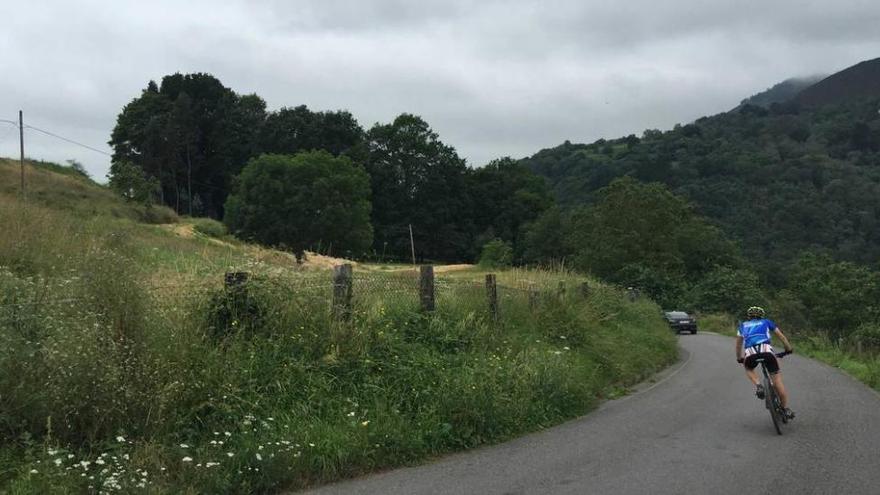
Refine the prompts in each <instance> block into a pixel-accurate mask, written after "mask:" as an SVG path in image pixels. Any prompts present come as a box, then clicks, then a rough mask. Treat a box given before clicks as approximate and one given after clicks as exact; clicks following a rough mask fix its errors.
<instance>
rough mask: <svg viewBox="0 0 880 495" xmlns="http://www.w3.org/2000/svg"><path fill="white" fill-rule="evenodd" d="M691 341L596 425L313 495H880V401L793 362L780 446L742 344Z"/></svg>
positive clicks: (594, 416) (580, 422)
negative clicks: (788, 415) (790, 415)
mask: <svg viewBox="0 0 880 495" xmlns="http://www.w3.org/2000/svg"><path fill="white" fill-rule="evenodd" d="M680 343H681V347H682V360H681V362H679V364H678V365H676V366H673V367H672V368H671V369H670V370H668V371H666V372H664V373H663V374H661V375H659V376H658V377H656V381H655V382H654V383H648V384H644V385H643V386H641V387H640V390H638V391H637V392H636V393H634V394H632V395H629V396H627V397H624V398H622V399H618V400H615V401H610V402H607V403H606V404H604V405H603V406H602V407H600V408H599V409H598V410H596V411H594V412H593V413H591V414H589V415H587V416H584V417H582V418H579V419H576V420H573V421H570V422H568V423H565V424H562V425H560V426H557V427H554V428H550V429H547V430H544V431H541V432H539V433H535V434H531V435H527V436H525V437H522V438H519V439H517V440H514V441H511V442H507V443H504V444H500V445H495V446H491V447H485V448H481V449H477V450H474V451H470V452H465V453H461V454H455V455H450V456H447V457H444V458H442V459H440V460H437V461H434V462H432V463H429V464H426V465H424V466H419V467H413V468H405V469H397V470H392V471H388V472H384V473H379V474H376V475H372V476H368V477H364V478H360V479H356V480H351V481H345V482H341V483H337V484H333V485H328V486H324V487H321V488H319V489H317V490H314V491H312V492H309V493H315V494H361V493H376V494H406V495H410V494H505V495H513V494H533V493H534V494H538V493H541V494H543V493H559V494H653V495H656V494H679V493H681V494H710V495H723V494H737V495H743V494H746V495H756V494H763V493H767V494H769V493H773V494H779V493H783V494H789V493H792V494H814V493H815V494H862V493H864V494H880V395H878V394H877V393H876V392H874V391H873V390H871V389H869V388H868V387H866V386H864V385H862V384H861V383H859V382H857V381H855V380H854V379H852V378H850V377H848V376H846V375H844V374H843V373H841V372H840V371H837V370H835V369H833V368H831V367H828V366H826V365H824V364H821V363H819V362H816V361H813V360H810V359H807V358H803V357H800V356H797V355H793V356H787V357H786V358H785V359H783V360H782V368H783V376H784V377H785V383H786V387H787V388H788V389H789V393H790V395H791V404H790V406H791V407H792V409H793V410H794V411H795V413H796V414H797V418H796V419H795V420H794V421H793V422H791V423H789V424H788V425H786V426H784V430H783V434H784V435H783V436H778V435H776V432H775V431H774V430H773V425H772V423H771V421H770V415H769V414H768V413H767V411H766V409H764V406H763V402H761V401H759V400H758V399H757V398H755V396H754V391H753V389H752V386H751V385H750V384H749V383H748V382H747V381H746V378H745V375H744V373H743V372H742V368H741V367H739V366H738V365H737V364H736V361H735V360H734V353H733V345H734V344H733V339H731V338H728V337H722V336H719V335H711V334H697V335H693V336H692V335H685V336H682V337H681V338H680ZM794 344H795V350H796V349H797V343H796V342H795V343H794Z"/></svg>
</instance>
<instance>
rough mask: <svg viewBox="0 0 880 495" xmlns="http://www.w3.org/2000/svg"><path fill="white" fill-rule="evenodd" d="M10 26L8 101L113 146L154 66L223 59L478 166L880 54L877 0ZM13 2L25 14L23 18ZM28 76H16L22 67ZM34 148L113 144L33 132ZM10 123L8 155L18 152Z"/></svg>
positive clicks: (551, 6)
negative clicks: (406, 127)
mask: <svg viewBox="0 0 880 495" xmlns="http://www.w3.org/2000/svg"><path fill="white" fill-rule="evenodd" d="M0 13H2V14H6V15H5V16H4V17H5V18H15V19H16V20H17V21H16V22H15V24H10V25H8V26H7V28H6V33H5V36H4V37H3V38H0V56H2V58H0V59H2V60H3V61H4V69H5V71H4V74H5V77H3V78H0V118H9V119H12V118H14V116H15V115H16V112H17V110H18V109H19V108H22V109H24V110H25V117H26V119H28V120H29V121H30V122H31V123H32V124H33V125H37V126H40V127H44V128H47V129H50V130H53V131H54V132H57V133H59V134H62V135H65V136H68V137H71V138H73V139H76V140H79V141H83V142H86V143H87V144H89V145H92V146H96V147H99V148H101V149H107V147H106V141H107V140H108V139H109V136H110V131H111V130H112V128H113V125H114V123H115V119H116V115H117V114H118V113H119V111H120V110H121V108H122V107H123V105H125V104H126V103H127V102H128V101H130V100H131V99H132V98H134V97H136V96H137V95H138V94H139V93H140V91H141V90H142V89H143V88H144V87H145V85H146V83H147V81H148V80H150V79H159V78H161V77H162V76H163V75H165V74H169V73H173V72H177V71H180V72H195V71H201V72H210V73H212V74H214V75H215V76H217V77H218V78H220V80H221V81H223V82H224V83H225V84H226V85H227V86H229V87H231V88H233V89H234V90H235V91H237V92H239V93H251V92H255V93H257V94H259V95H261V96H262V97H264V98H265V99H266V101H267V103H268V105H269V107H270V108H279V107H281V106H293V105H298V104H307V105H309V106H310V107H312V108H315V109H337V108H343V109H348V110H350V111H351V112H352V113H353V114H354V115H355V117H357V118H358V120H359V121H360V122H361V124H362V125H364V126H366V127H369V126H371V125H372V124H373V123H375V122H387V121H389V120H391V119H393V118H394V116H395V115H397V114H399V113H401V112H411V113H415V114H419V115H421V116H423V117H424V118H425V119H426V120H427V121H428V122H429V123H430V124H431V125H432V126H433V127H434V128H435V130H437V131H438V132H439V133H440V135H441V138H442V139H443V140H444V141H446V142H447V143H448V144H450V145H452V146H454V147H455V148H456V149H457V150H458V151H459V153H461V154H462V156H464V157H466V158H468V160H469V162H470V163H471V164H472V165H482V164H483V163H486V162H487V161H488V160H490V159H492V158H495V157H498V156H503V155H513V156H523V155H527V154H531V153H533V152H535V151H537V150H538V149H540V148H542V147H547V146H553V145H556V144H558V143H560V142H562V141H563V140H565V139H570V140H572V141H591V140H593V139H596V138H599V137H617V136H620V135H623V134H629V133H637V134H638V133H640V132H641V131H642V130H644V129H645V128H668V127H671V126H672V125H674V124H675V123H677V122H687V121H691V120H693V119H695V118H697V117H699V116H701V115H706V114H713V113H717V112H720V111H724V110H726V109H729V108H731V107H732V106H733V105H735V104H736V103H738V102H739V101H740V100H741V99H742V98H744V97H746V96H748V95H750V94H752V93H755V92H757V91H760V90H763V89H765V88H767V87H769V86H771V85H773V84H774V83H776V82H779V81H781V80H782V79H785V78H788V77H792V76H798V75H808V74H814V73H817V72H824V73H830V72H833V71H835V70H839V69H842V68H844V67H846V66H848V65H851V64H853V63H856V62H858V61H860V60H864V59H868V58H873V57H876V56H878V55H880V30H878V29H876V26H877V25H880V5H876V4H875V3H874V2H866V1H856V0H850V1H845V0H844V1H838V2H834V3H833V4H832V3H829V2H817V1H795V0H779V1H775V2H757V1H745V2H732V1H726V2H722V1H718V0H715V1H705V2H684V1H669V2H656V1H654V2H648V1H644V0H638V1H637V0H632V1H629V2H597V1H593V2H583V1H575V0H571V1H561V0H559V1H548V2H537V1H535V2H509V1H507V2H505V1H495V0H486V1H465V0H457V1H450V0H446V1H436V0H427V1H420V2H411V1H405V0H378V1H369V2H367V1H341V0H329V1H324V2H318V1H313V2H312V1H308V2H306V1H295V2H288V1H282V0H274V1H262V2H245V1H236V2H222V3H220V2H208V1H201V2H171V1H170V0H160V1H158V2H109V1H101V0H92V1H80V2H75V3H72V2H62V1H60V0H59V1H55V2H40V3H36V2H31V3H29V4H22V5H21V6H20V7H17V8H16V10H15V11H14V12H13V11H11V10H9V6H6V7H2V6H0ZM13 14H14V17H13ZM13 74H14V75H16V77H11V75H13ZM28 140H29V141H30V143H29V152H28V154H29V155H30V156H34V157H38V158H47V159H53V160H57V161H63V160H64V159H67V158H76V159H78V160H80V161H82V162H83V163H85V164H86V165H87V167H89V169H90V170H91V171H92V172H93V175H95V176H97V177H103V175H104V174H105V173H106V170H107V168H108V167H109V161H108V159H107V158H106V157H105V156H103V155H98V154H95V153H93V152H90V151H87V150H82V149H78V148H75V147H72V146H70V145H68V144H67V143H63V142H57V141H56V142H53V141H52V140H51V139H49V138H44V137H38V136H35V135H34V136H30V135H29V136H28ZM11 144H12V143H11V141H10V140H9V139H5V140H4V138H3V129H2V127H0V154H2V155H6V156H14V155H15V154H16V150H15V148H14V147H13V148H10V146H11Z"/></svg>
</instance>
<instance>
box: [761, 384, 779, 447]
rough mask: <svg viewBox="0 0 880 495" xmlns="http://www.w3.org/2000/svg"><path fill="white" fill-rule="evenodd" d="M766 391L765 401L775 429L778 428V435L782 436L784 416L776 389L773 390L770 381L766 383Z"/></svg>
mask: <svg viewBox="0 0 880 495" xmlns="http://www.w3.org/2000/svg"><path fill="white" fill-rule="evenodd" d="M764 390H765V391H766V395H765V398H764V400H765V401H766V404H767V410H769V411H770V419H772V420H773V428H776V434H777V435H782V425H781V423H782V414H781V406H780V404H779V396H777V395H776V389H775V388H773V383H772V382H771V381H770V380H765V381H764Z"/></svg>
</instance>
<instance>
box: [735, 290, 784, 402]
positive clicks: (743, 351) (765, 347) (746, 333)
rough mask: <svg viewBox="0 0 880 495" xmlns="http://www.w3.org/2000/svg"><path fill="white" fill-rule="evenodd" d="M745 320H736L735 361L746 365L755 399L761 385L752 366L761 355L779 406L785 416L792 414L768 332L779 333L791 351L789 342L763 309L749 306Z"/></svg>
mask: <svg viewBox="0 0 880 495" xmlns="http://www.w3.org/2000/svg"><path fill="white" fill-rule="evenodd" d="M746 314H747V315H748V318H749V319H748V320H746V321H744V322H742V323H740V324H739V328H738V329H737V336H736V361H737V362H738V363H743V365H744V366H745V368H746V375H747V376H748V378H749V381H751V382H752V384H753V385H755V395H756V396H758V398H759V399H763V398H764V386H763V385H761V382H760V380H759V379H758V373H757V372H756V371H755V368H756V367H757V366H758V363H757V360H758V359H759V358H764V365H765V366H767V371H768V372H769V373H770V379H771V380H773V386H774V387H775V388H776V391H777V392H778V393H779V400H780V402H781V403H782V408H783V409H784V410H785V414H786V416H788V417H789V419H791V418H794V413H793V412H792V410H791V409H789V408H788V394H787V393H786V392H785V386H784V385H783V384H782V373H781V372H780V371H779V361H778V360H777V359H776V355H775V354H774V353H773V347H771V346H770V334H771V332H772V333H774V334H776V336H777V337H779V340H781V341H782V344H783V345H784V346H785V350H786V352H792V348H791V343H790V342H789V341H788V339H787V338H786V337H785V335H784V334H783V333H782V331H780V330H779V328H777V327H776V324H775V323H773V322H772V321H771V320H768V319H766V318H764V309H763V308H760V307H758V306H752V307H751V308H749V309H748V311H747V312H746Z"/></svg>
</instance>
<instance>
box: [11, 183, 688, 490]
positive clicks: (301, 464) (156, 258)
mask: <svg viewBox="0 0 880 495" xmlns="http://www.w3.org/2000/svg"><path fill="white" fill-rule="evenodd" d="M77 180H79V179H77ZM74 210H75V209H74ZM100 211H101V212H103V213H98V214H96V215H94V216H83V215H80V214H78V213H76V212H75V211H74V212H70V211H66V210H64V209H58V208H53V207H51V206H50V205H46V204H44V203H42V202H40V201H33V202H31V203H28V204H22V203H21V202H20V201H18V200H16V199H13V198H11V197H9V196H3V195H0V229H2V230H3V231H4V233H5V235H4V236H2V237H0V397H2V401H0V440H2V441H0V492H3V493H11V494H24V493H50V494H51V493H94V492H106V493H113V492H118V493H185V494H187V493H192V494H195V493H272V492H277V491H280V490H284V489H291V488H300V487H305V486H310V485H314V484H317V483H322V482H327V481H332V480H336V479H340V478H344V477H349V476H355V475H358V474H362V473H366V472H370V471H374V470H377V469H383V468H388V467H392V466H400V465H406V464H411V463H416V462H419V461H422V460H424V459H426V458H429V457H431V456H434V455H437V454H441V453H445V452H451V451H456V450H461V449H466V448H471V447H474V446H478V445H483V444H486V443H493V442H498V441H502V440H505V439H509V438H512V437H514V436H516V435H519V434H522V433H525V432H529V431H533V430H536V429H540V428H545V427H548V426H551V425H554V424H557V423H559V422H561V421H564V420H566V419H569V418H572V417H575V416H578V415H581V414H584V413H585V412H587V411H589V410H590V409H591V408H593V407H595V405H596V404H597V403H598V402H599V401H600V400H602V399H604V398H608V397H614V396H616V395H618V394H619V393H620V392H621V390H625V389H626V387H627V386H628V385H630V384H634V383H636V382H639V381H641V380H642V379H644V378H646V377H647V376H649V375H650V374H651V373H653V372H655V371H657V370H659V369H661V368H662V367H664V366H666V365H667V364H669V363H671V362H672V361H674V360H675V358H676V356H677V352H676V340H675V338H674V336H673V335H671V333H670V332H669V331H668V329H667V327H666V325H665V323H664V322H663V320H662V319H661V318H660V316H659V315H660V312H659V308H658V307H657V306H656V305H654V304H653V303H652V302H650V301H647V300H638V301H636V302H630V301H628V300H627V299H626V297H625V295H624V293H623V292H621V291H620V290H618V289H615V288H613V287H609V286H605V285H602V284H599V283H597V282H595V281H588V283H589V295H588V297H587V299H584V298H583V296H582V294H581V293H580V292H579V291H578V290H577V288H578V287H580V284H581V283H583V282H584V279H583V278H582V277H579V276H577V275H575V274H572V273H567V272H564V271H557V272H548V271H526V270H510V271H506V272H501V273H499V274H498V282H499V299H500V311H499V316H498V319H497V320H495V319H493V318H492V316H491V315H490V314H489V312H488V311H487V309H486V300H485V297H486V296H485V288H484V287H483V286H482V285H481V284H480V283H481V281H482V278H483V276H484V272H479V271H478V270H476V269H473V270H465V271H462V272H450V273H447V274H438V277H437V310H436V311H435V312H434V313H433V314H430V315H425V314H422V313H420V312H419V310H418V296H417V290H416V289H417V282H418V280H417V278H415V277H414V274H413V273H411V272H408V271H402V272H400V273H398V272H393V271H388V272H387V273H386V272H385V271H376V272H377V273H372V272H371V271H370V270H364V271H358V272H356V273H355V298H354V302H355V305H354V313H353V315H352V319H351V321H349V322H340V321H336V320H334V319H333V318H332V317H331V308H330V304H329V301H330V294H331V287H330V283H329V280H330V274H329V272H328V271H319V270H300V269H297V268H296V267H295V266H294V264H293V263H292V262H291V258H290V257H289V256H287V255H284V254H283V253H273V252H271V251H270V250H265V249H262V248H258V247H254V246H249V245H246V244H243V243H238V242H234V241H232V242H225V241H224V242H218V241H217V240H215V239H213V238H209V237H204V236H195V237H190V238H185V237H181V236H178V235H176V234H175V233H174V232H173V229H170V228H168V227H167V226H155V225H146V224H143V223H137V222H134V221H132V220H131V218H132V217H125V216H116V215H114V213H113V209H112V208H103V207H102V208H101V209H100ZM230 270H245V271H248V272H250V273H251V279H250V282H249V284H248V286H247V289H246V292H244V293H242V292H237V291H232V290H226V289H224V288H223V282H222V275H223V273H224V272H226V271H230ZM560 282H562V284H563V286H564V288H565V290H564V291H560V290H559V289H560V286H559V283H560ZM529 284H533V287H534V288H537V289H538V291H539V294H540V295H539V300H538V304H537V307H535V308H534V309H530V305H529V295H528V291H527V290H525V289H527V288H528V287H529Z"/></svg>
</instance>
